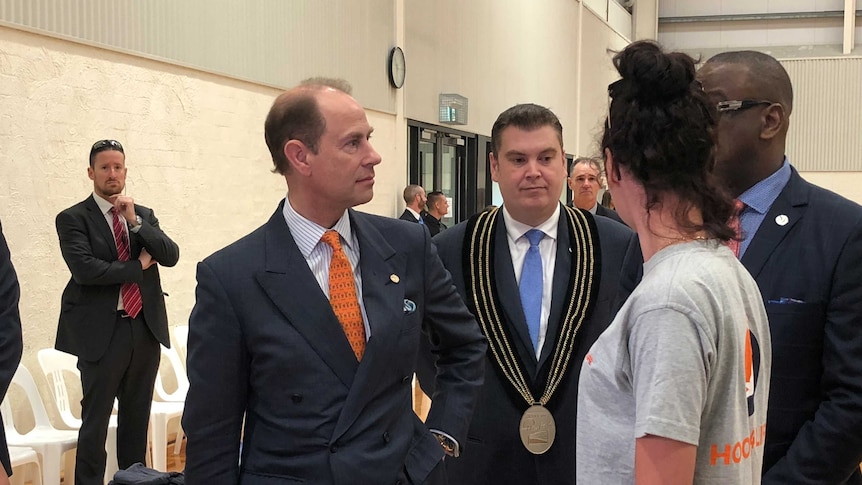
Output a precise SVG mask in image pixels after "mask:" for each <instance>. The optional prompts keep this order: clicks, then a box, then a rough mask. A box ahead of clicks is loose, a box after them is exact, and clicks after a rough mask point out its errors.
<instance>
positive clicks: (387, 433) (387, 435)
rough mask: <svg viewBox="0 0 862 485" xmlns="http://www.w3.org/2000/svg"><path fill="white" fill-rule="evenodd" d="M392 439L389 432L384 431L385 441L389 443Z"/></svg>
mask: <svg viewBox="0 0 862 485" xmlns="http://www.w3.org/2000/svg"><path fill="white" fill-rule="evenodd" d="M390 439H392V438H390V437H389V431H384V432H383V441H385V442H387V443H389V440H390Z"/></svg>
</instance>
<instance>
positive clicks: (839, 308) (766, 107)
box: [698, 51, 862, 484]
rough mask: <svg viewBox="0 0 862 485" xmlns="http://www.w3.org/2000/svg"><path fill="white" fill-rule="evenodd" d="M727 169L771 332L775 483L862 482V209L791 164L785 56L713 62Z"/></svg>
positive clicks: (747, 54)
mask: <svg viewBox="0 0 862 485" xmlns="http://www.w3.org/2000/svg"><path fill="white" fill-rule="evenodd" d="M698 78H699V80H700V81H701V82H702V84H703V88H704V90H705V91H706V93H707V94H708V95H709V96H710V97H711V98H712V99H713V100H714V101H715V102H716V103H717V108H718V112H719V122H718V126H717V132H718V144H717V151H716V171H717V173H718V174H719V175H720V176H721V177H722V178H723V179H724V181H725V182H726V185H727V187H728V188H729V189H730V192H731V195H733V196H734V197H737V199H738V200H739V201H741V202H743V203H744V204H745V207H744V209H743V210H742V213H741V215H740V216H739V225H740V228H741V232H742V240H741V241H740V244H739V249H740V252H739V254H740V257H741V261H742V264H743V265H744V266H745V267H746V268H748V270H749V271H750V272H751V274H752V275H753V276H754V278H755V280H756V281H757V285H758V286H759V287H760V291H761V293H762V295H763V300H764V303H765V305H766V312H767V315H768V316H769V325H770V330H771V333H772V356H773V358H772V380H771V389H770V393H769V409H768V414H767V422H766V443H765V449H764V460H763V483H764V484H795V483H799V484H803V483H806V484H808V483H829V484H862V474H860V472H859V462H860V460H862V383H860V376H862V331H860V329H862V273H860V268H862V207H860V206H859V205H857V204H855V203H853V202H851V201H849V200H847V199H845V198H843V197H841V196H839V195H837V194H834V193H832V192H829V191H827V190H825V189H822V188H820V187H817V186H815V185H812V184H810V183H808V182H806V181H805V180H803V179H802V177H800V176H799V174H798V173H797V171H796V169H795V168H793V166H791V165H790V162H789V160H788V159H787V157H786V156H785V154H784V153H785V152H784V149H785V140H786V136H787V128H788V123H789V117H790V112H791V110H792V107H793V89H792V86H791V83H790V78H789V76H788V75H787V72H786V71H785V70H784V68H783V67H782V66H781V64H780V63H779V62H778V61H776V60H775V59H774V58H772V57H770V56H768V55H766V54H762V53H759V52H753V51H742V52H727V53H723V54H718V55H716V56H715V57H713V58H711V59H710V60H709V61H707V63H706V64H705V65H704V66H703V67H702V68H701V69H700V71H699V73H698Z"/></svg>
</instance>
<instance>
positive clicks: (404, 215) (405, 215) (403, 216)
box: [398, 209, 422, 222]
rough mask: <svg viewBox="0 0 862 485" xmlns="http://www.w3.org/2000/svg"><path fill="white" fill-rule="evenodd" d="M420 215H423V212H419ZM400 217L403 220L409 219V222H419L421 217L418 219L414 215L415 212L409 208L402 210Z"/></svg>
mask: <svg viewBox="0 0 862 485" xmlns="http://www.w3.org/2000/svg"><path fill="white" fill-rule="evenodd" d="M419 217H422V212H420V213H419ZM398 218H399V219H401V220H402V221H407V222H419V219H416V218H415V217H413V213H412V212H410V211H409V210H407V209H404V212H402V213H401V216H400V217H398Z"/></svg>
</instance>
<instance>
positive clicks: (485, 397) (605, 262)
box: [420, 207, 642, 485]
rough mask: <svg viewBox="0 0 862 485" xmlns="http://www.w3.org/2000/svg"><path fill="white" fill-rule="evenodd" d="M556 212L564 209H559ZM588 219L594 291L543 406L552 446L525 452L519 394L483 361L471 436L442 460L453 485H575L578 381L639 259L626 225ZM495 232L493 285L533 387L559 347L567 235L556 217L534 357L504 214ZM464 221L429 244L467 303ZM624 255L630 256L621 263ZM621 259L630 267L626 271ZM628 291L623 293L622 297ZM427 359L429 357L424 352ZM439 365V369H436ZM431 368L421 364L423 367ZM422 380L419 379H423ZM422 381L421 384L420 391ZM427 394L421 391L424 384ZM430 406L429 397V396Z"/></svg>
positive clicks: (568, 259)
mask: <svg viewBox="0 0 862 485" xmlns="http://www.w3.org/2000/svg"><path fill="white" fill-rule="evenodd" d="M561 210H564V209H563V208H562V207H561ZM582 212H584V213H585V214H586V216H587V219H588V220H589V221H591V222H590V223H591V224H594V225H595V228H594V230H593V232H594V233H595V234H597V235H598V241H599V251H598V253H599V254H600V261H598V263H597V265H596V271H597V272H599V275H600V276H599V278H598V284H599V289H598V294H597V297H596V301H595V304H594V306H593V309H592V312H591V314H589V315H588V316H587V318H586V319H585V320H584V322H583V324H582V325H581V327H580V328H579V329H578V330H577V333H576V334H575V335H576V336H575V338H576V342H575V346H574V349H573V355H572V357H571V362H570V364H569V367H568V369H567V370H566V377H565V378H564V380H563V382H562V383H561V384H560V386H559V387H558V388H557V390H556V392H555V394H554V396H553V397H552V398H551V400H550V402H549V403H548V406H547V407H548V409H549V410H550V411H551V413H552V414H553V416H554V419H555V420H556V430H557V432H556V439H555V441H554V444H553V446H551V449H550V450H549V451H547V452H546V453H545V454H542V455H533V454H531V453H530V452H528V451H527V450H526V448H524V445H523V444H522V443H521V439H520V437H519V423H520V419H521V416H522V415H523V413H524V411H525V410H526V409H527V404H526V402H525V401H524V399H523V398H522V397H520V395H518V394H516V393H515V391H514V389H513V388H512V385H511V384H509V383H508V382H507V381H504V380H503V378H502V377H501V374H500V372H499V369H498V368H497V364H496V363H495V362H494V361H492V360H490V357H486V358H488V359H489V360H488V361H487V364H486V366H487V369H488V370H487V372H486V374H485V386H484V387H483V388H482V392H481V394H480V397H479V403H478V404H477V406H476V412H475V414H474V415H473V421H472V422H471V424H470V431H469V434H468V435H467V447H466V449H465V451H464V452H463V453H462V455H461V457H460V458H458V459H456V460H446V472H447V475H448V479H449V484H450V485H461V484H463V485H477V484H498V483H499V484H504V483H506V484H507V483H519V484H526V485H539V484H554V485H574V483H575V459H574V458H575V424H576V422H577V419H576V416H577V409H576V408H577V403H578V378H579V376H580V371H581V362H582V361H583V359H584V357H585V356H586V353H587V351H588V350H589V348H590V347H591V346H592V344H593V343H594V342H595V341H596V339H597V338H598V336H599V335H600V334H601V333H602V332H603V331H604V330H605V329H606V328H607V327H608V324H610V322H611V320H612V318H613V315H614V314H615V311H616V310H617V309H618V302H619V300H618V297H619V295H620V292H621V277H622V275H623V273H624V272H625V273H628V276H629V277H628V278H626V281H627V282H629V283H631V284H633V281H634V279H635V277H636V276H635V275H636V274H637V272H638V268H639V267H640V263H641V261H642V257H640V246H639V245H638V244H637V241H636V237H635V234H634V233H633V232H632V231H631V230H630V229H628V228H627V227H626V226H624V225H621V224H617V223H616V222H613V221H611V220H610V219H606V218H602V217H593V216H592V214H590V213H589V212H587V211H582ZM499 217H500V219H499V220H498V223H497V227H496V229H495V234H494V236H493V237H494V238H495V240H494V246H495V251H496V253H495V258H494V260H495V262H494V264H495V275H496V288H497V291H499V294H500V301H501V302H502V305H503V310H504V312H505V314H506V316H507V319H508V322H510V323H511V324H512V325H513V327H514V328H512V327H510V330H511V335H513V336H516V338H513V342H514V346H515V349H516V353H517V355H518V359H519V360H520V361H521V362H522V363H523V364H524V366H525V368H526V371H527V373H528V377H527V378H528V379H529V380H530V384H531V385H532V386H533V387H535V385H536V383H537V382H544V378H545V377H544V376H546V375H547V373H548V368H549V367H550V364H551V360H552V359H551V358H550V356H551V354H552V352H553V349H554V346H555V344H556V337H557V331H558V329H559V321H560V318H561V317H560V316H561V314H562V313H563V312H564V308H563V306H564V303H565V301H566V300H567V298H568V296H567V295H566V294H565V293H566V288H567V283H568V281H569V269H570V268H571V253H570V250H569V233H568V230H567V225H566V223H565V222H564V220H565V216H564V215H561V216H560V225H559V228H558V239H557V241H558V242H557V256H556V264H555V270H554V275H553V278H554V282H553V295H552V301H551V310H550V317H549V319H548V329H547V334H546V335H547V336H546V340H545V344H544V346H543V347H542V354H541V356H540V358H539V359H538V360H537V359H536V356H535V352H534V351H533V347H532V343H531V341H530V337H529V331H528V330H527V323H526V319H525V317H524V312H523V310H522V309H521V299H520V293H519V290H518V283H517V281H516V280H515V272H514V268H513V266H512V258H511V254H510V252H509V243H508V239H507V236H506V226H505V222H504V220H503V215H502V214H500V215H499ZM467 224H468V223H461V224H458V225H456V226H454V227H452V228H451V229H447V230H446V231H444V232H442V233H440V235H439V236H437V237H435V238H434V242H435V243H436V244H437V247H438V249H439V251H440V257H441V259H442V260H443V264H445V265H446V268H447V269H448V270H449V271H450V272H451V273H452V278H453V281H454V282H455V286H456V287H457V288H458V293H459V294H460V295H461V296H462V298H466V295H467V293H466V289H465V273H464V265H463V262H464V255H463V250H462V248H463V244H464V238H465V234H466V228H467ZM627 253H630V254H629V257H628V259H626V256H627ZM624 259H626V260H627V261H628V262H630V263H631V264H630V265H629V266H628V267H626V268H624V265H623V261H624ZM630 291H631V288H624V289H622V292H623V293H624V294H625V296H627V293H628V292H630ZM425 358H426V360H427V359H428V358H430V357H429V354H428V353H426V354H425ZM438 365H439V364H438ZM429 367H432V368H433V365H431V364H425V365H420V369H422V368H429ZM422 377H423V376H422V375H420V379H421V378H422ZM424 385H425V384H424V383H423V386H424ZM423 389H424V387H423ZM432 402H433V398H432Z"/></svg>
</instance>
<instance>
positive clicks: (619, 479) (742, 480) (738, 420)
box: [576, 241, 772, 485]
mask: <svg viewBox="0 0 862 485" xmlns="http://www.w3.org/2000/svg"><path fill="white" fill-rule="evenodd" d="M771 362H772V350H771V344H770V337H769V327H768V323H767V318H766V311H765V310H764V308H763V302H762V300H761V296H760V290H759V289H758V288H757V285H756V283H755V282H754V280H753V279H752V278H751V276H750V275H749V273H748V271H746V269H745V268H744V267H743V266H742V265H741V264H740V263H739V261H737V259H736V258H735V257H734V255H733V253H732V252H731V251H730V250H729V249H728V248H727V247H725V246H724V245H720V244H719V243H718V242H717V241H693V242H688V243H682V244H677V245H673V246H670V247H667V248H665V249H663V250H661V251H659V252H658V253H656V254H655V255H654V256H653V257H652V258H650V260H649V261H647V262H646V264H644V277H643V280H642V281H641V283H640V284H639V285H638V286H637V288H635V290H634V291H633V292H632V294H631V296H630V297H629V299H628V300H627V301H626V303H625V305H623V307H622V308H621V309H620V311H619V313H618V314H617V316H616V318H615V319H614V321H613V322H612V323H611V325H610V326H609V327H608V329H607V330H606V331H605V332H604V333H603V334H602V335H601V336H600V337H599V339H598V340H597V341H596V343H595V344H593V347H592V348H591V349H590V352H589V354H587V357H586V359H584V362H583V365H582V367H581V377H580V387H579V391H578V428H577V448H576V450H577V451H576V460H577V478H578V483H582V484H597V483H601V484H616V483H626V484H628V483H634V465H635V440H636V439H637V438H641V437H643V436H645V435H654V436H661V437H665V438H669V439H673V440H676V441H682V442H685V443H690V444H694V445H697V461H696V464H695V476H694V483H696V484H722V485H724V484H759V483H760V473H761V464H762V462H763V440H764V433H765V429H766V404H767V397H768V396H769V376H770V366H771Z"/></svg>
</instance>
